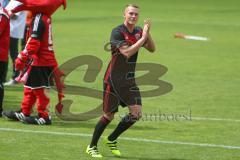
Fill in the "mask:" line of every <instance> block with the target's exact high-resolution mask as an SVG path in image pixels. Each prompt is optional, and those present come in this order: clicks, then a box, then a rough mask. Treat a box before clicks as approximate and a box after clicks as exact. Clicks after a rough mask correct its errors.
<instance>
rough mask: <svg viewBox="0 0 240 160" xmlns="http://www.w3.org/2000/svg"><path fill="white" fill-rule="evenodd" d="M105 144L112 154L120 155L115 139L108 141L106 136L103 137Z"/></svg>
mask: <svg viewBox="0 0 240 160" xmlns="http://www.w3.org/2000/svg"><path fill="white" fill-rule="evenodd" d="M104 142H105V144H106V145H107V146H108V147H109V148H110V150H111V152H112V154H113V155H115V156H118V157H120V156H121V152H120V151H119V150H118V148H117V141H116V140H114V141H109V140H108V138H104Z"/></svg>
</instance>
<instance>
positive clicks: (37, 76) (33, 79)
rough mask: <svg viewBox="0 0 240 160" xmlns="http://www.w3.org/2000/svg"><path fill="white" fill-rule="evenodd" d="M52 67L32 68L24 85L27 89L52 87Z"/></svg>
mask: <svg viewBox="0 0 240 160" xmlns="http://www.w3.org/2000/svg"><path fill="white" fill-rule="evenodd" d="M52 72H53V67H49V66H32V68H31V70H30V73H29V75H28V78H27V82H26V84H25V85H24V86H25V87H28V88H33V89H37V88H50V87H51V86H53V74H52Z"/></svg>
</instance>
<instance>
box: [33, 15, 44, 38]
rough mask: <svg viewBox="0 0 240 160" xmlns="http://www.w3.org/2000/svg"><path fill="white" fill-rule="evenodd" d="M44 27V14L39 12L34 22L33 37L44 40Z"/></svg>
mask: <svg viewBox="0 0 240 160" xmlns="http://www.w3.org/2000/svg"><path fill="white" fill-rule="evenodd" d="M44 29H45V26H44V21H43V18H42V14H37V15H36V16H35V17H34V20H33V22H32V32H31V37H32V38H34V39H37V40H42V37H43V33H44Z"/></svg>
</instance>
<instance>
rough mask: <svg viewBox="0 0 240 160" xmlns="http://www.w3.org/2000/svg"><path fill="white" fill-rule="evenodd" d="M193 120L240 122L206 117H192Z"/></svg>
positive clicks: (238, 120)
mask: <svg viewBox="0 0 240 160" xmlns="http://www.w3.org/2000/svg"><path fill="white" fill-rule="evenodd" d="M192 119H193V120H200V121H228V122H240V119H225V118H206V117H192Z"/></svg>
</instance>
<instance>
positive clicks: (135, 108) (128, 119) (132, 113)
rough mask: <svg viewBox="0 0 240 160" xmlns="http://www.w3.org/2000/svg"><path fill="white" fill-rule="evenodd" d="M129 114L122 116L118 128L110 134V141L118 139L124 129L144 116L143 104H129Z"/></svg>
mask: <svg viewBox="0 0 240 160" xmlns="http://www.w3.org/2000/svg"><path fill="white" fill-rule="evenodd" d="M128 108H129V114H128V115H126V116H125V117H123V118H122V120H121V121H120V122H119V124H118V126H117V127H116V129H115V130H114V131H113V132H112V133H111V134H110V135H109V136H108V140H109V141H114V140H116V139H117V138H118V137H119V136H120V135H121V134H122V133H123V132H124V131H126V130H127V129H128V128H130V127H131V126H132V125H133V124H134V123H135V122H136V121H138V120H139V118H141V116H142V106H141V105H132V106H129V107H128Z"/></svg>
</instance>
